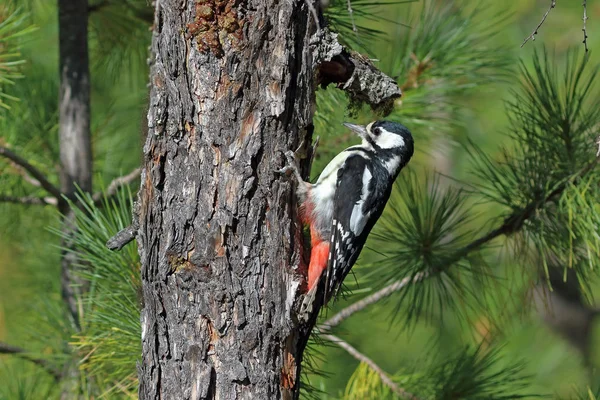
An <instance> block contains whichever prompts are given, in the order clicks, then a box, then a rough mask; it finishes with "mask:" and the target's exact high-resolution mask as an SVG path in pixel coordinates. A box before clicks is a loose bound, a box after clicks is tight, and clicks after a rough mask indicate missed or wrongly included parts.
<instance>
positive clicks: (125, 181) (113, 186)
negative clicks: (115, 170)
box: [92, 168, 142, 204]
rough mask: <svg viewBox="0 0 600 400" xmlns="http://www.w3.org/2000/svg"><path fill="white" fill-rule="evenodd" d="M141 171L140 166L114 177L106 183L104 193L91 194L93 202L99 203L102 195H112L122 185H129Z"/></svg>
mask: <svg viewBox="0 0 600 400" xmlns="http://www.w3.org/2000/svg"><path fill="white" fill-rule="evenodd" d="M141 171H142V170H141V168H136V169H134V170H133V171H131V172H130V173H128V174H127V175H123V176H120V177H118V178H115V179H114V180H113V181H112V182H111V183H110V184H109V185H108V187H107V188H106V191H105V192H104V193H102V192H97V193H94V195H93V196H92V199H93V200H94V203H95V204H98V203H100V202H101V201H102V198H103V197H104V196H106V197H111V196H114V195H115V194H116V193H117V191H118V190H119V189H120V188H121V187H122V186H126V185H129V184H130V183H131V182H133V181H134V180H136V179H137V178H139V177H140V173H141Z"/></svg>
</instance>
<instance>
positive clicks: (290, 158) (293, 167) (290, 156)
mask: <svg viewBox="0 0 600 400" xmlns="http://www.w3.org/2000/svg"><path fill="white" fill-rule="evenodd" d="M284 155H285V158H286V159H287V164H288V165H286V166H284V167H283V168H281V169H278V170H276V171H277V172H278V173H280V174H282V175H286V176H287V175H288V172H291V173H292V174H293V175H294V177H295V178H296V179H297V180H298V182H302V174H300V168H298V164H297V163H296V155H295V153H294V152H293V151H291V150H288V151H286V152H285V153H284Z"/></svg>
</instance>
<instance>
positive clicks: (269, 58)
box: [108, 0, 400, 400]
mask: <svg viewBox="0 0 600 400" xmlns="http://www.w3.org/2000/svg"><path fill="white" fill-rule="evenodd" d="M314 12H315V9H314V7H312V6H310V5H309V2H307V1H301V0H294V1H283V2H279V1H273V0H195V1H192V0H188V1H184V2H181V1H179V0H157V1H156V13H155V21H154V29H153V31H154V33H153V41H152V54H153V59H152V60H151V69H150V85H151V94H150V106H149V110H148V136H147V139H146V143H145V145H144V165H143V168H142V183H141V188H140V192H139V198H138V202H137V206H136V210H135V214H136V217H135V220H134V221H133V224H132V226H131V227H129V228H127V229H125V230H123V231H121V232H119V234H117V236H115V237H114V238H113V239H111V240H110V241H109V243H108V245H109V247H111V248H114V249H118V248H120V247H122V246H123V245H124V243H127V242H128V241H130V240H132V239H133V238H134V237H136V236H137V241H138V246H139V253H140V257H141V262H142V297H143V307H142V315H141V323H142V342H143V346H142V351H143V353H142V361H141V363H140V365H139V380H140V389H139V394H140V399H142V400H148V399H194V400H197V399H217V398H218V399H223V398H227V399H246V398H256V399H295V398H298V396H299V383H300V365H301V361H302V353H303V351H304V348H305V346H306V342H307V340H308V337H309V335H310V332H311V330H312V328H313V326H314V323H315V320H316V316H317V313H318V310H319V308H320V303H319V300H316V303H317V304H315V305H312V304H309V305H310V307H308V308H307V310H308V311H307V312H303V311H302V309H303V306H305V305H306V304H302V303H303V300H306V297H305V296H303V295H304V293H305V291H306V283H305V276H306V271H305V270H304V268H305V267H304V265H305V264H306V263H305V262H301V260H306V258H307V257H306V256H307V254H306V253H307V252H309V249H307V248H305V247H304V246H303V243H304V240H303V235H302V232H301V226H299V225H298V223H297V215H296V204H295V196H294V195H293V191H292V185H291V183H290V182H289V181H288V180H287V179H285V178H283V177H281V176H279V175H278V174H276V173H275V170H277V169H279V168H281V167H282V166H283V165H284V157H283V152H284V151H286V150H290V149H295V148H296V147H297V146H298V143H299V142H301V141H303V143H304V144H305V146H306V147H307V148H305V149H304V150H305V153H306V155H307V156H308V157H307V159H310V149H308V147H309V146H308V145H309V144H310V139H311V136H312V113H313V108H314V90H315V86H316V84H317V83H319V84H321V85H327V84H329V83H334V84H336V85H337V86H338V87H339V88H341V89H343V90H346V91H347V92H348V93H349V95H350V97H351V98H353V99H355V100H358V101H366V102H368V103H370V104H371V105H372V106H374V107H375V108H377V109H380V110H381V109H382V108H383V109H385V108H386V107H388V108H389V105H390V104H391V103H392V102H393V99H394V98H397V97H399V96H400V90H399V89H398V87H397V86H396V84H395V82H394V81H393V80H392V79H390V78H388V77H386V76H385V75H384V74H382V73H381V72H379V71H377V70H376V69H375V68H374V67H372V65H371V64H370V62H369V61H368V60H366V59H364V58H362V57H360V55H357V54H355V53H351V52H348V51H346V50H344V49H343V48H342V46H340V45H339V43H337V36H336V35H335V34H332V33H330V32H329V31H328V30H327V29H325V28H324V29H318V30H317V29H316V18H315V17H314ZM307 164H308V163H307V162H306V160H305V161H304V162H303V167H304V168H305V169H307V168H306V167H307ZM305 172H307V171H305ZM136 231H137V232H136ZM315 298H317V299H319V298H322V297H320V296H319V295H318V294H317V296H316V297H315ZM305 302H306V301H305Z"/></svg>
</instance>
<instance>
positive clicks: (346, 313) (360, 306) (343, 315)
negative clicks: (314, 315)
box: [318, 274, 424, 331]
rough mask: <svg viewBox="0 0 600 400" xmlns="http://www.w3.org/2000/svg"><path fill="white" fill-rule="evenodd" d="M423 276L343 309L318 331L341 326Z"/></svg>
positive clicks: (397, 284)
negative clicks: (356, 314) (352, 316)
mask: <svg viewBox="0 0 600 400" xmlns="http://www.w3.org/2000/svg"><path fill="white" fill-rule="evenodd" d="M423 275H424V274H421V275H418V276H415V277H414V278H413V279H411V277H410V276H407V277H406V278H404V279H402V280H399V281H396V282H394V283H392V284H391V285H389V286H386V287H384V288H383V289H381V290H379V291H377V292H375V293H373V294H372V295H370V296H367V297H365V298H363V299H361V300H359V301H357V302H356V303H353V304H351V305H349V306H348V307H346V308H344V309H342V310H341V311H339V312H338V313H337V314H335V315H334V316H333V317H331V318H329V319H328V320H327V321H325V322H323V323H322V324H320V325H319V326H318V329H319V330H320V331H329V330H331V328H333V327H334V326H338V325H339V324H341V323H342V321H344V320H345V319H347V318H349V317H350V316H351V315H352V314H354V313H357V312H359V311H362V310H364V309H365V308H367V307H368V306H370V305H371V304H375V303H377V302H378V301H379V300H381V299H383V298H385V297H388V296H389V295H391V294H392V293H395V292H398V291H400V290H402V289H404V287H406V286H407V285H408V284H409V283H410V282H411V281H412V282H413V283H415V282H418V281H420V280H421V279H423Z"/></svg>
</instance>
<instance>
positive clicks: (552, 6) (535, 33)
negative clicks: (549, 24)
mask: <svg viewBox="0 0 600 400" xmlns="http://www.w3.org/2000/svg"><path fill="white" fill-rule="evenodd" d="M554 7H556V0H550V8H548V10H547V11H546V13H545V14H544V17H543V18H542V20H541V21H540V23H539V24H538V26H536V27H535V29H534V30H533V32H532V33H531V35H529V36H527V37H526V38H525V40H524V41H523V43H522V44H521V47H523V46H525V43H527V42H528V41H529V39H531V40H535V35H537V34H538V30H539V29H540V28H541V27H542V25H543V24H544V21H546V18H547V17H548V14H550V11H552V9H553V8H554Z"/></svg>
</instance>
